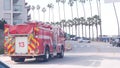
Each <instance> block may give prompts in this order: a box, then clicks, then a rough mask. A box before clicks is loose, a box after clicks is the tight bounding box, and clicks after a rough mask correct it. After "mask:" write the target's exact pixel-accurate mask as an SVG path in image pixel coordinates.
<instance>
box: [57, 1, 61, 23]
mask: <svg viewBox="0 0 120 68" xmlns="http://www.w3.org/2000/svg"><path fill="white" fill-rule="evenodd" d="M58 12H59V21H61V17H60V5H59V2H58Z"/></svg>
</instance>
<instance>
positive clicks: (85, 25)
mask: <svg viewBox="0 0 120 68" xmlns="http://www.w3.org/2000/svg"><path fill="white" fill-rule="evenodd" d="M86 31H87V30H86V25H85V37H87V32H86Z"/></svg>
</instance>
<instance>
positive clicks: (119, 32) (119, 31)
mask: <svg viewBox="0 0 120 68" xmlns="http://www.w3.org/2000/svg"><path fill="white" fill-rule="evenodd" d="M113 7H114V11H115V16H116V20H117V26H118V35H120V30H119V29H120V27H119V19H118V16H117V11H116V7H115V4H114V2H113Z"/></svg>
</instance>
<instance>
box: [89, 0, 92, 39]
mask: <svg viewBox="0 0 120 68" xmlns="http://www.w3.org/2000/svg"><path fill="white" fill-rule="evenodd" d="M89 4H90V12H91V17H92V5H91V1H90V0H89ZM90 32H91V31H90V22H89V39H91V33H90Z"/></svg>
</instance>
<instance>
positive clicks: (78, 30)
mask: <svg viewBox="0 0 120 68" xmlns="http://www.w3.org/2000/svg"><path fill="white" fill-rule="evenodd" d="M78 31H79V32H78V35H79V37H80V35H81V34H80V25H78Z"/></svg>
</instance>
